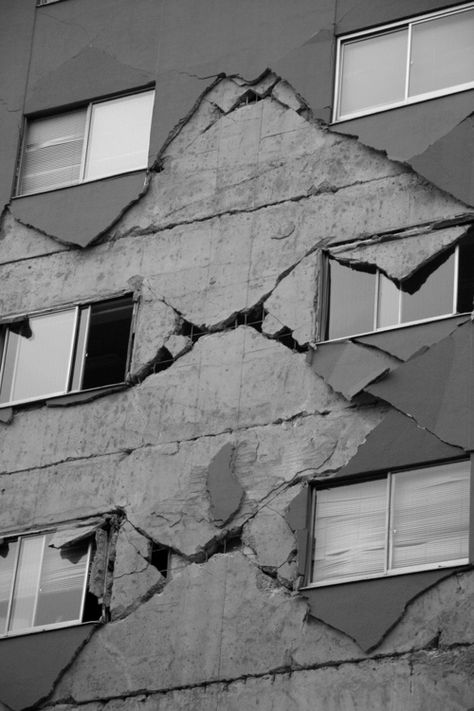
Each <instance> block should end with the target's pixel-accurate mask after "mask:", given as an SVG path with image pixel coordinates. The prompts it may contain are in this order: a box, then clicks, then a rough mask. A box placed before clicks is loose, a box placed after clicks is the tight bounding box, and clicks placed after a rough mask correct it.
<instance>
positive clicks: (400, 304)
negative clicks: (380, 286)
mask: <svg viewBox="0 0 474 711" xmlns="http://www.w3.org/2000/svg"><path fill="white" fill-rule="evenodd" d="M402 295H403V292H402V290H401V288H400V287H398V325H400V324H401V323H403V321H402Z"/></svg>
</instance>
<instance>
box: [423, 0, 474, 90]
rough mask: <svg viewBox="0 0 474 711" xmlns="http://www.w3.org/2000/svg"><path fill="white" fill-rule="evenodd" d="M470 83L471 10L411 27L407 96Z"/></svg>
mask: <svg viewBox="0 0 474 711" xmlns="http://www.w3.org/2000/svg"><path fill="white" fill-rule="evenodd" d="M472 81H474V10H472V9H471V10H466V11H464V12H458V13H456V14H454V15H446V16H445V17H438V18H436V19H433V20H427V21H425V22H419V23H416V24H413V26H412V42H411V57H410V81H409V96H416V95H417V94H423V93H426V92H429V91H437V90H441V89H447V88H449V87H455V86H457V85H459V84H464V83H468V82H472Z"/></svg>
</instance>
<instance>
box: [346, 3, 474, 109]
mask: <svg viewBox="0 0 474 711" xmlns="http://www.w3.org/2000/svg"><path fill="white" fill-rule="evenodd" d="M472 86H474V6H473V4H472V3H470V4H468V5H462V6H461V7H458V8H456V9H453V8H450V9H449V10H446V11H443V12H436V13H430V14H429V15H423V16H421V17H415V18H413V19H412V20H410V21H408V22H407V21H402V22H396V23H392V24H390V25H384V26H382V27H377V28H375V29H372V30H367V31H364V32H357V33H352V34H350V35H346V36H345V37H340V38H339V40H338V49H337V72H336V90H335V100H334V107H335V109H334V120H335V121H341V120H346V119H350V118H354V117H356V116H361V115H364V114H369V113H374V112H375V111H380V110H382V109H388V108H392V107H395V106H403V105H405V104H411V103H414V102H417V101H423V100H425V99H429V98H433V97H436V96H443V95H445V94H451V93H453V92H457V91H463V90H465V89H468V88H471V87H472Z"/></svg>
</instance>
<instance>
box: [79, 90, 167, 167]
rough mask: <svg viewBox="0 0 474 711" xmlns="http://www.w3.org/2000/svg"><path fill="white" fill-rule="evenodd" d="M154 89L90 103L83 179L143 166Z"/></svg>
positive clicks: (145, 158) (146, 150) (146, 157)
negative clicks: (90, 113)
mask: <svg viewBox="0 0 474 711" xmlns="http://www.w3.org/2000/svg"><path fill="white" fill-rule="evenodd" d="M154 98H155V92H154V91H147V92H145V93H143V94H135V95H134V96H126V97H122V98H120V99H115V100H113V101H104V102H103V103H100V104H94V105H93V106H92V115H91V125H90V130H89V143H88V147H87V161H86V174H85V178H86V180H93V179H94V178H101V177H103V176H104V175H115V174H117V173H124V172H126V171H129V170H137V169H139V168H146V166H147V165H148V146H149V143H150V128H151V116H152V111H153V101H154Z"/></svg>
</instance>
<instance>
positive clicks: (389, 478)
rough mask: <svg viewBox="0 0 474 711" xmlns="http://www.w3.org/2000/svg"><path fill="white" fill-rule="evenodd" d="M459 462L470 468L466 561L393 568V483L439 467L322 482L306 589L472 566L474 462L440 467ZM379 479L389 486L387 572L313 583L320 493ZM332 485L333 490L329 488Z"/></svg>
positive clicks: (313, 513)
mask: <svg viewBox="0 0 474 711" xmlns="http://www.w3.org/2000/svg"><path fill="white" fill-rule="evenodd" d="M457 462H466V463H468V462H469V464H470V474H469V528H468V530H467V531H466V536H467V541H468V555H467V557H466V558H457V559H452V560H448V561H438V562H436V563H433V562H431V563H424V564H418V565H412V566H406V567H403V568H394V567H393V566H392V565H391V558H392V543H391V538H392V536H391V522H392V520H393V495H392V488H393V484H392V482H393V480H394V479H395V478H396V476H397V474H407V473H410V472H412V471H415V469H416V470H418V469H430V468H432V467H434V466H437V464H434V463H430V464H426V465H424V466H423V465H420V466H416V467H415V468H414V469H398V470H387V471H385V472H382V473H379V474H374V475H370V476H365V477H364V476H363V475H361V476H360V477H358V478H357V480H355V481H354V478H352V477H351V479H347V478H341V479H340V480H339V481H338V480H334V481H333V482H327V481H325V482H324V484H323V482H319V483H320V486H319V487H318V485H317V484H316V485H315V486H313V492H312V503H311V525H310V545H309V546H308V548H309V550H310V551H311V555H310V559H309V560H308V566H307V571H308V575H307V580H306V582H305V585H304V588H320V587H329V586H331V585H342V584H344V583H353V582H357V581H363V580H376V579H380V578H391V577H395V576H399V575H405V574H409V573H419V572H424V571H427V570H440V569H443V568H456V567H461V566H467V565H469V564H470V563H472V562H473V559H474V475H473V465H474V460H473V458H469V457H464V458H461V459H450V460H446V461H444V462H440V464H444V465H446V466H449V465H450V464H455V463H457ZM376 479H385V480H386V482H387V487H386V515H385V536H384V539H385V544H384V545H385V556H384V570H383V571H380V572H377V573H368V574H361V575H353V576H347V577H340V578H330V579H328V580H322V581H318V582H312V578H313V572H314V550H315V548H316V537H315V526H316V514H317V498H318V490H320V489H323V488H324V489H328V488H336V487H338V486H348V485H352V486H357V485H358V484H360V483H362V482H364V481H374V480H376ZM331 483H332V486H329V484H331Z"/></svg>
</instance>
